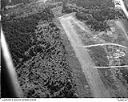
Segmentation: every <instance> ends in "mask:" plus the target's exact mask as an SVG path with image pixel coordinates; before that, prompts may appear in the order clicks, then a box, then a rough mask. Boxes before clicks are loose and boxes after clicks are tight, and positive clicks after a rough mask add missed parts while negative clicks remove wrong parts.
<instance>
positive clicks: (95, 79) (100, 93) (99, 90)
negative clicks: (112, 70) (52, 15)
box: [59, 16, 111, 97]
mask: <svg viewBox="0 0 128 102" xmlns="http://www.w3.org/2000/svg"><path fill="white" fill-rule="evenodd" d="M71 18H72V17H71V16H69V17H68V16H66V17H65V18H63V17H60V18H59V20H60V22H61V24H62V26H63V28H64V30H65V32H66V34H67V36H68V39H69V41H70V43H71V45H72V47H73V49H74V51H75V54H76V57H77V58H78V60H79V62H80V64H81V67H82V70H83V72H84V73H85V77H86V79H87V81H88V84H89V85H90V88H91V91H92V94H93V95H94V97H111V95H110V93H109V91H108V90H107V89H106V88H105V86H104V84H103V82H102V81H101V78H100V76H99V73H98V70H97V69H96V68H93V67H94V66H95V65H94V63H93V62H92V59H91V57H90V56H89V54H88V52H87V49H85V48H82V47H80V46H83V44H82V41H81V39H80V38H79V36H78V34H77V33H76V32H75V30H74V29H73V26H72V24H71V22H70V20H71Z"/></svg>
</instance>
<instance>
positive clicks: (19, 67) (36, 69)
mask: <svg viewBox="0 0 128 102" xmlns="http://www.w3.org/2000/svg"><path fill="white" fill-rule="evenodd" d="M53 18H54V16H53V14H52V13H51V11H50V10H49V8H46V9H44V11H42V12H41V13H37V14H34V15H30V16H26V17H21V18H17V19H12V20H11V21H2V25H3V31H4V33H5V36H6V39H7V42H8V44H9V49H10V52H11V54H12V58H13V62H14V63H15V66H16V71H17V74H18V80H19V83H20V85H21V87H22V89H23V92H24V97H77V96H76V95H75V92H76V87H75V84H74V80H73V76H72V70H71V69H70V67H69V64H68V62H67V59H66V56H67V52H66V50H65V46H64V45H63V42H62V39H61V37H60V34H61V32H60V30H59V28H57V26H56V25H55V23H54V22H53V21H52V19H53Z"/></svg>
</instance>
